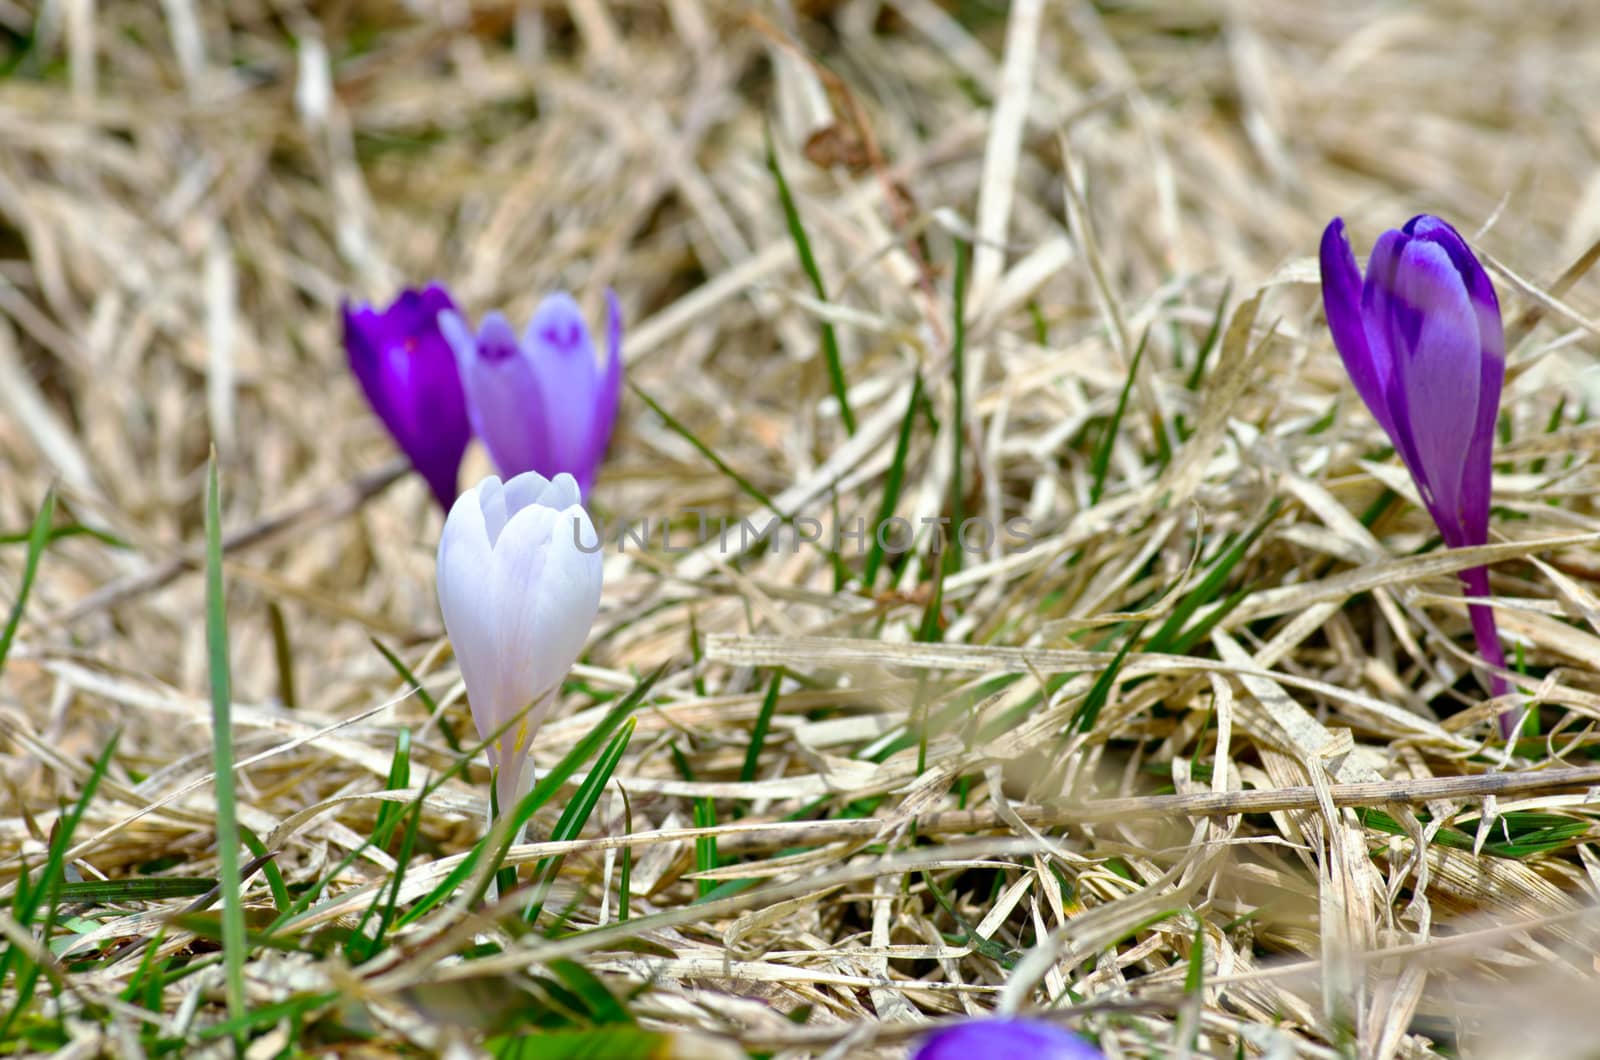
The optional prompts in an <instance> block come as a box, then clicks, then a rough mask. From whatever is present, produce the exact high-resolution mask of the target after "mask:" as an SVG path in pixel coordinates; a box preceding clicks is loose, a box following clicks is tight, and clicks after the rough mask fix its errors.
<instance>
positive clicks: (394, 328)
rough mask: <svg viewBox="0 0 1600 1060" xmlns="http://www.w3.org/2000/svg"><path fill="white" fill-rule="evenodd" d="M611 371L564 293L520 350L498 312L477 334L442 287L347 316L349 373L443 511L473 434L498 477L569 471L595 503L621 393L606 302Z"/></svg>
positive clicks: (553, 299) (615, 316) (614, 315)
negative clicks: (595, 486) (594, 487)
mask: <svg viewBox="0 0 1600 1060" xmlns="http://www.w3.org/2000/svg"><path fill="white" fill-rule="evenodd" d="M606 304H607V318H608V319H607V326H606V346H607V355H606V363H605V365H604V366H603V367H602V366H601V365H599V364H597V363H596V361H595V348H594V343H593V341H592V340H591V339H590V337H589V328H588V326H587V325H586V324H585V323H584V320H583V316H582V314H581V313H580V312H579V311H578V305H577V303H576V302H574V301H573V300H572V298H571V297H570V296H569V295H566V294H554V295H551V296H550V297H548V298H546V299H545V300H544V301H543V302H542V303H540V305H539V308H538V309H537V310H536V311H535V312H534V314H533V320H532V322H531V323H529V325H528V329H527V331H526V332H525V333H524V334H523V336H522V338H521V340H520V341H519V340H518V338H517V336H516V333H515V332H514V331H513V330H512V329H511V325H510V324H508V323H507V322H506V319H505V317H503V316H501V315H500V314H499V313H490V314H489V315H488V316H487V317H485V318H484V322H483V326H482V327H481V328H480V329H479V330H478V332H477V334H476V335H474V334H473V333H472V331H471V329H470V328H469V327H468V326H467V323H466V320H465V318H464V317H463V316H462V315H461V312H460V310H458V309H457V308H456V305H455V302H454V301H453V300H452V299H451V297H450V295H449V293H448V292H446V291H445V289H444V288H443V287H440V286H438V285H437V284H435V285H432V286H429V287H427V288H424V289H423V290H420V291H417V290H407V291H403V292H402V293H401V294H400V297H399V298H397V299H396V300H395V301H394V303H393V304H392V305H390V306H389V307H388V308H387V309H381V310H380V309H376V308H374V307H372V306H368V305H354V306H352V305H348V304H347V305H346V306H345V307H344V343H345V351H346V353H347V354H348V355H349V359H350V368H351V371H353V372H354V373H355V376H356V379H357V380H358V381H359V382H360V383H361V388H362V390H363V391H365V392H366V395H367V400H368V401H369V402H370V403H371V405H372V407H373V409H374V411H376V412H377V413H378V417H379V418H380V419H381V420H383V423H384V426H386V427H388V429H389V433H390V434H392V435H393V436H394V439H395V441H396V442H398V443H399V445H400V448H401V449H402V450H404V451H405V454H406V456H407V457H409V458H410V460H411V463H412V465H413V466H414V467H415V468H416V469H417V471H418V472H419V473H420V474H421V475H422V476H423V477H424V478H425V479H427V481H428V485H429V487H430V488H431V489H432V490H433V494H434V496H435V497H437V498H438V500H439V504H440V505H441V506H442V507H444V508H446V509H448V508H449V507H450V505H451V502H452V501H454V500H455V497H456V479H457V476H458V475H459V473H460V468H461V459H462V456H463V455H464V454H465V452H466V448H467V443H468V442H469V441H470V440H471V436H472V434H473V433H476V434H477V435H478V436H479V437H480V438H482V439H483V442H484V445H485V446H486V447H487V448H488V450H489V456H490V457H491V458H492V459H493V460H494V463H495V466H496V467H498V468H499V469H500V473H501V474H502V475H504V476H506V477H508V478H510V477H513V476H516V475H519V474H521V473H522V472H524V471H537V472H539V473H540V474H541V475H544V476H546V477H551V476H554V475H557V474H560V473H562V472H565V473H567V474H569V475H571V476H573V478H574V479H575V480H576V482H577V484H578V489H579V491H580V493H582V494H584V495H587V494H588V491H589V488H590V486H592V485H593V484H594V479H595V475H596V473H597V472H598V470H599V468H600V461H601V460H602V458H604V456H605V452H606V446H607V444H608V443H609V442H610V440H611V429H612V426H613V425H614V424H615V422H616V417H617V404H618V401H619V399H620V398H621V394H622V313H621V309H620V308H619V306H618V304H617V299H616V296H615V295H613V294H611V293H610V292H607V297H606Z"/></svg>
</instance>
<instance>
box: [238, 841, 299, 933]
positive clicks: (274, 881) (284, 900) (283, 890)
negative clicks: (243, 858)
mask: <svg viewBox="0 0 1600 1060" xmlns="http://www.w3.org/2000/svg"><path fill="white" fill-rule="evenodd" d="M239 838H240V839H242V840H243V841H244V845H245V847H246V848H247V849H248V850H249V851H250V856H251V857H252V858H254V859H255V860H257V861H259V862H260V863H261V875H262V876H264V877H265V878H266V881H267V889H268V890H270V891H271V892H272V907H273V908H274V909H276V910H277V911H278V912H279V913H280V914H281V913H283V912H284V911H285V910H287V909H288V908H289V907H290V906H292V905H293V904H294V902H293V900H292V899H291V898H290V897H289V886H288V884H287V883H286V882H285V881H284V878H283V870H282V869H280V868H278V861H277V859H276V858H269V857H267V845H266V844H265V843H263V842H262V841H261V839H260V837H258V836H257V835H256V834H255V833H254V832H252V831H250V829H248V828H245V827H244V826H242V825H241V826H240V827H239Z"/></svg>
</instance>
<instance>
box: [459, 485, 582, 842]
mask: <svg viewBox="0 0 1600 1060" xmlns="http://www.w3.org/2000/svg"><path fill="white" fill-rule="evenodd" d="M597 540H598V539H597V537H596V535H595V531H594V526H593V524H591V523H590V522H589V516H588V514H587V513H586V512H585V511H584V509H583V505H582V504H581V503H580V501H579V496H578V484H577V482H576V481H575V480H574V479H573V477H572V476H571V475H568V474H560V475H557V476H555V478H554V479H546V478H545V477H544V476H543V475H540V474H539V473H538V472H536V471H528V472H524V473H523V474H521V475H518V476H517V477H515V478H513V479H511V480H510V481H508V482H505V483H502V482H501V481H500V480H499V479H498V478H496V477H494V476H492V475H491V476H490V477H488V478H486V479H484V480H483V481H482V482H480V483H479V484H478V485H477V486H475V487H474V488H472V489H470V490H468V491H467V492H465V493H463V494H462V495H461V496H460V497H459V498H457V499H456V502H455V504H454V505H452V506H451V508H450V514H449V516H448V517H446V519H445V523H444V532H443V534H442V535H441V536H440V538H439V563H438V583H439V608H440V610H441V611H443V612H444V628H445V632H446V633H447V634H448V635H449V637H450V643H451V646H452V647H454V648H455V653H456V661H457V662H458V663H459V664H460V666H461V679H462V680H463V681H464V682H465V683H466V686H467V702H468V706H469V707H470V709H471V711H472V721H473V724H474V725H475V726H476V728H477V730H478V736H479V738H480V739H483V740H489V739H490V737H491V736H493V735H494V734H495V733H499V734H500V735H499V736H498V737H497V738H495V739H494V740H493V742H491V743H490V744H489V747H488V753H489V762H490V764H491V765H492V766H494V768H495V793H496V795H497V796H498V797H499V800H500V806H501V807H502V809H503V810H506V811H509V809H510V807H512V806H514V805H515V804H516V802H517V800H518V799H519V798H520V796H521V795H522V794H523V793H524V792H525V791H527V789H528V788H529V787H530V786H531V785H532V781H533V770H532V769H528V768H525V767H526V765H527V761H528V748H529V745H530V744H531V743H532V740H533V734H534V733H535V732H536V731H537V730H538V728H539V724H540V722H542V721H543V720H544V716H545V714H546V713H547V712H548V711H549V710H550V707H551V705H552V704H553V703H554V702H555V694H556V692H557V690H558V689H559V688H560V685H561V681H562V679H563V678H564V677H566V674H567V671H568V670H569V669H571V668H572V664H573V662H574V661H575V660H576V659H577V658H578V654H579V653H580V652H581V651H582V650H583V645H584V641H586V640H587V639H588V637H589V628H590V627H591V626H592V625H594V619H595V614H596V612H597V611H598V610H599V607H600V568H601V562H602V561H601V556H600V550H599V549H598V548H596V547H595V544H596V542H597Z"/></svg>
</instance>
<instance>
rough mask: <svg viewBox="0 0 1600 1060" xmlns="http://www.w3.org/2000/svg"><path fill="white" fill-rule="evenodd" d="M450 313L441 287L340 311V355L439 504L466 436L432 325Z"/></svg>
mask: <svg viewBox="0 0 1600 1060" xmlns="http://www.w3.org/2000/svg"><path fill="white" fill-rule="evenodd" d="M453 309H454V303H453V302H452V301H451V299H450V295H449V293H448V292H446V291H445V289H444V288H443V287H440V286H439V285H437V284H432V285H430V286H428V287H426V288H424V289H423V290H421V291H416V290H407V291H403V292H402V293H401V294H400V296H399V297H398V298H397V299H395V301H394V303H393V304H392V305H390V306H389V307H388V308H387V309H384V310H382V311H379V310H376V309H374V308H373V307H371V306H355V307H352V306H350V305H348V304H347V305H345V306H344V314H343V315H344V341H345V351H346V354H347V355H348V358H349V362H350V369H351V372H352V373H353V374H354V375H355V377H356V380H357V381H358V382H359V383H360V384H361V389H362V391H363V393H365V394H366V397H367V401H368V403H369V404H370V405H371V406H372V409H373V411H374V412H376V413H377V414H378V418H379V419H381V420H382V421H383V424H384V426H385V427H387V428H388V430H389V433H390V434H391V435H392V436H393V437H394V440H395V442H396V443H397V444H398V445H399V446H400V448H401V450H402V451H403V452H404V453H405V454H406V456H407V457H408V458H409V459H410V460H411V463H412V465H413V466H414V467H415V468H416V469H417V471H418V472H419V473H420V474H421V475H422V476H423V478H424V479H426V480H427V482H428V486H429V488H430V489H432V491H433V494H434V496H435V497H436V498H437V499H438V501H439V503H440V505H441V506H443V507H444V508H446V509H448V508H449V507H450V505H451V503H452V502H453V501H454V500H455V497H456V475H457V473H458V471H459V469H460V466H461V458H462V455H463V454H464V453H465V452H466V448H467V443H468V441H469V440H470V439H471V426H470V424H469V422H468V418H467V406H466V398H465V395H464V394H463V392H462V389H461V381H460V378H459V375H458V372H457V369H456V364H455V358H454V356H453V355H452V353H451V350H450V347H449V345H448V344H447V343H446V342H445V340H444V337H443V336H442V335H441V334H440V332H439V328H438V324H437V320H438V317H439V314H440V313H442V312H449V311H452V310H453Z"/></svg>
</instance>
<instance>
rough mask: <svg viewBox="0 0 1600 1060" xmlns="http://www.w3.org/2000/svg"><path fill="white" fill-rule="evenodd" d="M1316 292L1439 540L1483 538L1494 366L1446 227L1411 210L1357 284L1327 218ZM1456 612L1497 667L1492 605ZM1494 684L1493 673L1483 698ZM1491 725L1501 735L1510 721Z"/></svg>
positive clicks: (1460, 544) (1494, 309) (1492, 303)
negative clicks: (1467, 616) (1462, 614)
mask: <svg viewBox="0 0 1600 1060" xmlns="http://www.w3.org/2000/svg"><path fill="white" fill-rule="evenodd" d="M1322 299H1323V305H1324V308H1325V309H1326V311H1327V316H1328V328H1329V330H1330V331H1332V332H1333V342H1334V345H1335V346H1337V347H1338V349H1339V355H1340V357H1342V358H1343V360H1344V365H1345V369H1346V371H1348V372H1349V374H1350V381H1351V382H1352V383H1353V384H1355V388H1356V393H1358V394H1360V395H1361V400H1362V401H1364V402H1365V403H1366V405H1367V408H1368V409H1370V410H1371V412H1372V415H1373V417H1374V418H1375V419H1376V420H1377V421H1378V423H1379V425H1380V426H1382V427H1383V429H1384V431H1385V432H1386V433H1387V434H1388V435H1389V438H1390V439H1391V440H1392V441H1393V442H1394V447H1395V450H1396V452H1398V453H1399V454H1400V459H1401V460H1403V461H1404V462H1405V465H1406V468H1407V470H1409V471H1410V472H1411V478H1412V480H1413V481H1414V482H1415V483H1416V485H1417V492H1418V494H1419V495H1420V496H1421V498H1422V503H1423V505H1424V506H1425V507H1426V508H1427V510H1428V514H1429V515H1431V516H1432V517H1433V521H1434V522H1435V523H1436V524H1437V525H1438V527H1439V533H1440V535H1441V536H1442V537H1443V538H1444V542H1445V544H1446V545H1448V546H1450V547H1451V548H1465V547H1468V546H1472V545H1483V544H1487V543H1488V541H1489V494H1490V476H1491V466H1490V458H1491V455H1492V450H1493V448H1494V428H1495V421H1496V419H1497V417H1498V416H1499V411H1500V388H1501V385H1502V383H1503V382H1504V380H1505V368H1506V343H1505V333H1504V331H1503V330H1502V327H1501V322H1500V302H1499V300H1498V299H1497V298H1496V297H1495V292H1494V284H1493V283H1491V282H1490V280H1489V274H1488V273H1487V272H1485V271H1484V269H1483V266H1482V265H1481V264H1479V263H1478V259H1477V258H1476V257H1475V256H1473V253H1472V251H1471V249H1470V248H1469V247H1468V246H1467V244H1466V241H1465V240H1463V239H1462V238H1461V236H1460V234H1459V233H1457V232H1456V230H1455V229H1454V228H1452V227H1450V225H1448V224H1446V223H1445V222H1444V221H1441V220H1440V219H1439V218H1437V217H1432V216H1429V215H1427V214H1423V215H1420V216H1418V217H1413V218H1412V219H1411V220H1409V221H1407V222H1406V224H1405V227H1403V228H1401V229H1399V230H1398V231H1395V230H1390V231H1388V232H1385V233H1384V234H1383V235H1382V236H1380V237H1379V238H1378V242H1377V243H1376V244H1375V245H1374V246H1373V248H1372V255H1371V257H1370V258H1369V259H1368V261H1367V274H1366V278H1365V280H1363V279H1362V276H1361V272H1360V270H1359V269H1358V268H1357V267H1356V259H1355V255H1354V253H1352V251H1351V249H1350V243H1349V241H1348V240H1347V239H1346V238H1345V234H1344V222H1343V221H1342V220H1340V219H1339V218H1337V217H1336V218H1334V219H1333V221H1332V223H1330V224H1329V225H1328V227H1327V230H1326V231H1325V232H1323V234H1322ZM1461 581H1462V584H1463V586H1464V587H1465V589H1466V592H1467V594H1468V595H1469V596H1474V597H1486V596H1488V595H1489V572H1488V570H1487V569H1485V568H1483V567H1473V568H1472V569H1470V570H1465V571H1462V572H1461ZM1468 611H1469V613H1470V616H1471V619H1472V630H1473V634H1474V637H1475V638H1476V640H1477V642H1478V652H1479V654H1480V655H1482V657H1483V658H1484V659H1485V660H1486V661H1488V662H1489V663H1490V664H1491V665H1493V666H1494V667H1496V668H1497V669H1501V670H1503V669H1504V668H1505V654H1504V652H1503V651H1502V649H1501V647H1500V635H1499V632H1498V630H1497V629H1496V628H1495V620H1494V612H1493V610H1491V609H1490V608H1489V606H1487V605H1485V604H1471V605H1469V607H1468ZM1506 691H1507V687H1506V683H1505V681H1504V680H1503V679H1502V678H1501V677H1499V676H1498V675H1495V676H1494V677H1493V678H1492V679H1491V692H1492V694H1494V695H1496V696H1498V695H1503V694H1504V693H1505V692H1506ZM1500 722H1501V729H1502V732H1503V733H1504V734H1506V735H1509V734H1510V732H1511V731H1512V730H1513V728H1514V724H1515V722H1514V719H1513V718H1512V717H1511V716H1510V715H1502V716H1501V719H1500Z"/></svg>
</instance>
